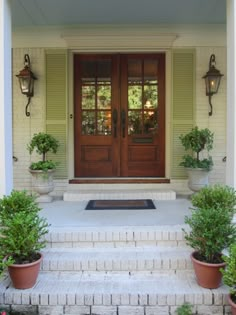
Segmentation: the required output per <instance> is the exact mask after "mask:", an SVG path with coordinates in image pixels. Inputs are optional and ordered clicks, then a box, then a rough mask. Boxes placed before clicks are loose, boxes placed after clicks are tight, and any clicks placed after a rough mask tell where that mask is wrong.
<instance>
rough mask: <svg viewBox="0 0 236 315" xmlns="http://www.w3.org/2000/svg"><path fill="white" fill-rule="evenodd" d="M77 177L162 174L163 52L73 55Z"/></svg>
mask: <svg viewBox="0 0 236 315" xmlns="http://www.w3.org/2000/svg"><path fill="white" fill-rule="evenodd" d="M74 111H75V124H74V125H75V132H74V135H75V138H74V145H75V177H154V176H155V177H164V176H165V55H164V54H127V55H119V54H111V55H109V54H106V55H105V54H104V55H80V54H75V55H74Z"/></svg>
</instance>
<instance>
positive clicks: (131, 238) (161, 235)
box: [45, 225, 188, 248]
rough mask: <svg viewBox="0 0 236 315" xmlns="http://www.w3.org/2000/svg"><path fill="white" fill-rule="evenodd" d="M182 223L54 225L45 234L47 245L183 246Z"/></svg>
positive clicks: (67, 246)
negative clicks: (152, 224) (153, 224)
mask: <svg viewBox="0 0 236 315" xmlns="http://www.w3.org/2000/svg"><path fill="white" fill-rule="evenodd" d="M183 228H185V229H188V227H187V226H185V225H162V226H102V227H100V226H95V227H76V226H69V227H53V228H51V229H50V231H49V233H48V234H47V235H46V236H45V239H46V241H47V244H48V247H53V248H55V247H63V248H72V247H80V248H83V247H89V248H91V247H93V248H95V247H146V246H171V247H186V242H185V239H184V234H183V230H182V229H183Z"/></svg>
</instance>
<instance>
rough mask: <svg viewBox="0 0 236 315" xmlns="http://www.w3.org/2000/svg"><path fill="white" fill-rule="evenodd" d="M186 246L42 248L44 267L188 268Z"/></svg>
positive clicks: (109, 268)
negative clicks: (44, 249)
mask: <svg viewBox="0 0 236 315" xmlns="http://www.w3.org/2000/svg"><path fill="white" fill-rule="evenodd" d="M190 252H191V250H190V249H182V248H173V247H147V248H139V247H133V248H92V249H87V248H79V249H78V248H71V249H68V248H58V249H55V248H52V249H48V250H46V251H45V252H44V259H43V262H42V266H41V269H42V270H44V271H50V270H51V271H128V272H135V271H150V272H152V271H158V270H170V271H175V272H177V271H178V270H191V269H192V263H191V261H190V258H189V257H190Z"/></svg>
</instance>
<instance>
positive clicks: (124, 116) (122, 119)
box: [121, 109, 126, 138]
mask: <svg viewBox="0 0 236 315" xmlns="http://www.w3.org/2000/svg"><path fill="white" fill-rule="evenodd" d="M125 125H126V113H125V110H124V109H123V110H122V111H121V129H122V137H123V138H125Z"/></svg>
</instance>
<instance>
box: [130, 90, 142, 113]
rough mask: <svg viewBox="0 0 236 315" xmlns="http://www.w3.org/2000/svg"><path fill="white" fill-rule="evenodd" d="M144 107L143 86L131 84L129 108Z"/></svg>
mask: <svg viewBox="0 0 236 315" xmlns="http://www.w3.org/2000/svg"><path fill="white" fill-rule="evenodd" d="M141 108H142V86H141V85H130V86H129V87H128V109H141Z"/></svg>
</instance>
